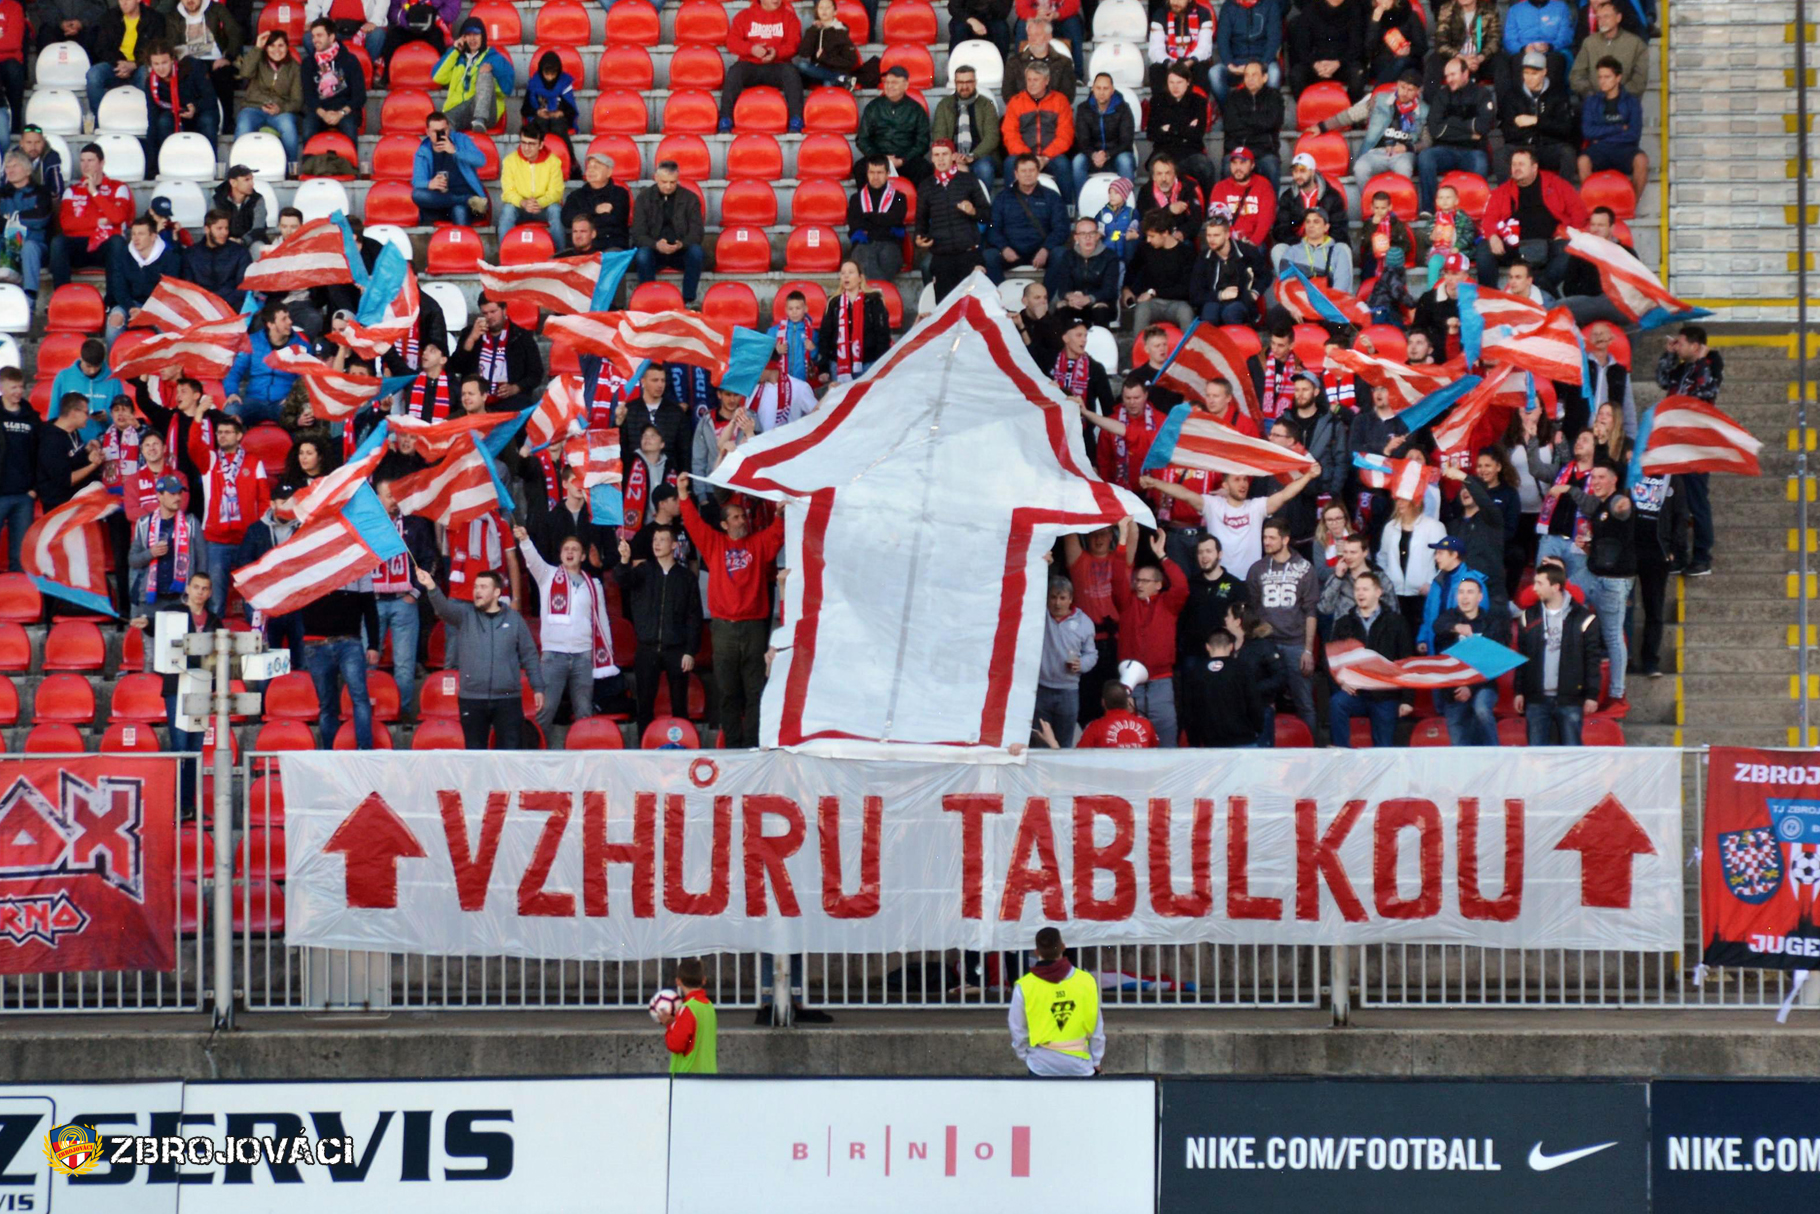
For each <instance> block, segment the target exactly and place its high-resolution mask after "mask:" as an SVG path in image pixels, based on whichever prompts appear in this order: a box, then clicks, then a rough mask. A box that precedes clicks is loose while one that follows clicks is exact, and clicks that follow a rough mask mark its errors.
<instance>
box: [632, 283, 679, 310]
mask: <svg viewBox="0 0 1820 1214" xmlns="http://www.w3.org/2000/svg"><path fill="white" fill-rule="evenodd" d="M682 306H683V297H682V292H681V291H679V290H677V289H676V288H675V286H673V285H671V284H670V283H667V282H658V281H657V280H655V279H653V280H652V281H650V282H647V283H642V284H640V285H639V287H638V289H637V290H635V291H633V292H632V298H631V300H630V302H628V303H627V304H626V307H627V309H629V310H630V311H633V312H669V311H674V310H678V309H681V308H682Z"/></svg>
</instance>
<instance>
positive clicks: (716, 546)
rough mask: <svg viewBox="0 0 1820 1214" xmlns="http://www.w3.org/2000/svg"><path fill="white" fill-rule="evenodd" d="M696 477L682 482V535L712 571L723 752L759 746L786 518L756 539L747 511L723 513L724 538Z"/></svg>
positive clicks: (733, 505) (734, 506)
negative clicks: (700, 498) (703, 506)
mask: <svg viewBox="0 0 1820 1214" xmlns="http://www.w3.org/2000/svg"><path fill="white" fill-rule="evenodd" d="M689 479H690V478H689V474H688V473H686V472H684V473H681V474H680V475H678V476H677V478H676V492H677V495H678V496H679V497H681V499H682V518H683V527H684V528H685V529H687V531H688V532H689V538H690V539H691V540H693V541H694V542H695V547H696V548H697V549H698V550H699V551H700V552H701V563H702V566H703V567H704V568H705V569H707V571H708V615H709V617H710V620H711V623H710V624H709V629H710V633H709V635H710V636H712V637H713V640H714V682H715V684H716V685H717V686H718V687H719V689H720V744H721V747H722V749H729V750H730V749H734V748H739V747H753V746H757V745H758V700H759V696H760V694H761V693H762V692H763V691H764V689H765V647H766V645H767V644H768V643H769V642H770V638H771V566H772V564H773V563H774V562H775V561H776V560H777V554H778V553H779V552H780V551H781V550H782V549H783V546H784V516H783V512H782V511H779V512H778V514H777V516H776V517H775V518H773V519H772V520H771V525H770V526H769V527H766V528H765V529H764V530H763V531H760V532H758V533H757V534H756V535H754V534H752V520H751V518H750V517H749V516H748V515H747V514H746V508H745V506H744V505H743V504H742V503H740V502H738V501H730V502H728V503H727V504H726V505H725V506H723V507H721V512H720V518H721V523H722V525H723V526H724V527H725V528H726V530H725V531H717V530H715V529H714V528H713V527H710V526H709V525H708V523H707V520H706V519H704V518H702V516H701V511H700V510H697V509H696V508H695V495H694V494H692V493H690V492H689Z"/></svg>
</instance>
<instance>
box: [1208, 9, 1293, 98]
mask: <svg viewBox="0 0 1820 1214" xmlns="http://www.w3.org/2000/svg"><path fill="white" fill-rule="evenodd" d="M1214 44H1215V45H1216V46H1217V48H1218V55H1217V58H1218V59H1219V63H1218V64H1217V65H1216V66H1215V67H1214V69H1213V71H1212V72H1210V73H1208V83H1210V84H1212V85H1213V95H1214V96H1215V97H1217V98H1218V99H1219V100H1221V101H1224V100H1226V94H1227V93H1229V92H1231V91H1232V86H1233V85H1235V84H1237V83H1239V81H1240V79H1241V78H1242V77H1243V76H1244V75H1245V65H1246V64H1247V63H1250V62H1251V61H1253V60H1256V61H1257V62H1259V63H1262V64H1265V65H1267V67H1266V70H1267V72H1268V82H1267V85H1266V87H1269V88H1273V89H1275V88H1282V87H1283V69H1282V67H1281V65H1279V64H1278V63H1277V55H1278V53H1279V52H1280V51H1282V49H1283V5H1282V0H1237V3H1234V4H1228V5H1226V6H1224V7H1223V8H1221V9H1220V20H1219V25H1218V27H1217V28H1216V30H1215V32H1214Z"/></svg>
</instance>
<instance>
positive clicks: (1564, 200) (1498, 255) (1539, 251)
mask: <svg viewBox="0 0 1820 1214" xmlns="http://www.w3.org/2000/svg"><path fill="white" fill-rule="evenodd" d="M1431 150H1432V149H1431ZM1538 164H1539V162H1538V161H1537V160H1536V154H1535V152H1534V151H1532V150H1531V149H1529V148H1517V149H1516V150H1515V151H1513V152H1512V153H1511V155H1510V180H1509V181H1506V182H1505V183H1504V184H1503V185H1501V186H1499V187H1498V188H1497V189H1495V190H1493V191H1492V192H1491V198H1490V199H1489V200H1488V201H1487V202H1486V203H1485V217H1484V220H1483V221H1482V223H1481V224H1480V231H1481V232H1483V234H1484V239H1483V240H1481V241H1480V242H1479V244H1478V246H1477V247H1476V248H1475V249H1474V250H1473V259H1474V261H1475V262H1476V263H1477V266H1478V272H1479V285H1480V286H1482V287H1489V286H1495V285H1497V281H1498V279H1497V273H1498V267H1499V266H1503V265H1509V264H1510V263H1511V262H1513V261H1515V260H1517V259H1518V258H1519V257H1520V258H1522V259H1523V260H1524V261H1527V262H1528V263H1529V264H1530V265H1531V266H1532V267H1540V270H1539V272H1538V273H1537V275H1536V281H1538V282H1540V283H1541V284H1542V289H1543V290H1544V291H1547V292H1549V293H1550V294H1554V295H1558V294H1560V291H1561V280H1562V278H1563V277H1564V276H1565V275H1566V274H1567V262H1568V255H1567V237H1566V234H1565V233H1562V234H1561V235H1559V236H1557V235H1556V231H1557V229H1559V228H1563V227H1572V228H1584V227H1585V226H1586V220H1587V215H1586V204H1585V203H1584V202H1581V201H1580V191H1578V190H1576V189H1574V187H1573V186H1571V185H1569V184H1568V183H1567V180H1566V179H1565V178H1563V177H1561V176H1559V175H1558V174H1555V173H1550V172H1548V171H1547V170H1546V169H1543V168H1540V167H1538ZM1506 220H1515V221H1516V227H1517V236H1516V239H1515V240H1511V239H1507V237H1508V236H1509V235H1510V233H1509V230H1508V225H1506V223H1505V221H1506Z"/></svg>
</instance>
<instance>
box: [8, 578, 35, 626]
mask: <svg viewBox="0 0 1820 1214" xmlns="http://www.w3.org/2000/svg"><path fill="white" fill-rule="evenodd" d="M43 614H44V596H43V595H41V594H39V593H38V587H37V586H36V585H34V584H33V583H32V580H31V579H30V578H29V577H26V576H25V575H24V574H23V573H0V620H6V621H8V622H10V623H14V624H36V623H37V622H38V618H39V617H40V616H42V615H43Z"/></svg>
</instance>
